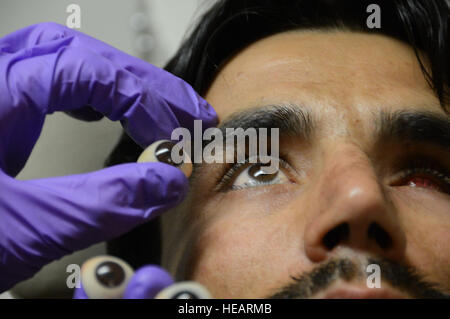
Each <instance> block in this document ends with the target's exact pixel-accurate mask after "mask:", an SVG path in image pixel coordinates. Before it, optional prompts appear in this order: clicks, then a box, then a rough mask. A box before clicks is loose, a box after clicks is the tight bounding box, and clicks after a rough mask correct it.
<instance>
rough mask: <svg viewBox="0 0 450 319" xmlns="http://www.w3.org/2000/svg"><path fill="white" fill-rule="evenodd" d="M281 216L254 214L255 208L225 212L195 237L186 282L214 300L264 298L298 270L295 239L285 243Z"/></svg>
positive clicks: (288, 231)
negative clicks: (196, 284)
mask: <svg viewBox="0 0 450 319" xmlns="http://www.w3.org/2000/svg"><path fill="white" fill-rule="evenodd" d="M233 206H234V205H233ZM233 209H235V210H233ZM287 216H289V214H286V213H285V212H284V211H277V212H276V213H274V214H270V215H267V214H263V215H260V214H259V213H258V212H255V207H252V208H250V207H245V205H241V207H240V208H239V209H237V208H236V207H229V211H227V215H226V216H223V217H221V218H216V219H215V220H212V221H210V223H209V225H207V226H206V227H205V229H204V231H202V234H201V235H200V237H199V238H198V241H197V244H196V247H195V250H194V254H193V256H194V257H193V263H192V264H191V265H192V269H194V273H193V274H192V277H191V278H192V279H193V280H196V281H198V282H200V283H202V284H204V285H205V286H206V287H207V288H208V289H209V290H210V291H211V293H212V295H213V296H214V297H215V298H255V297H259V298H262V297H266V296H268V295H269V294H270V293H272V292H273V290H274V289H278V288H279V287H281V286H283V285H284V284H286V282H287V281H288V280H289V276H290V275H294V274H298V272H299V271H300V270H301V269H302V268H303V267H302V262H301V258H300V256H301V253H300V251H299V243H300V238H301V234H296V236H295V237H296V239H293V238H291V237H292V235H293V234H294V230H293V229H292V226H291V225H292V223H291V222H290V221H289V220H288V219H287ZM297 236H298V237H297Z"/></svg>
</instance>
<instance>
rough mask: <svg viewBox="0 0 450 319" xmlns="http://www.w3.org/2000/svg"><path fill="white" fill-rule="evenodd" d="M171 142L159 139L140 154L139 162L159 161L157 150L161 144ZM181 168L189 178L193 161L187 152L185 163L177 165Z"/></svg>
mask: <svg viewBox="0 0 450 319" xmlns="http://www.w3.org/2000/svg"><path fill="white" fill-rule="evenodd" d="M165 142H169V143H171V142H170V141H168V140H159V141H156V142H154V143H153V144H151V145H150V146H148V147H147V148H146V149H145V150H144V151H143V152H142V154H141V155H140V156H139V158H138V160H137V162H138V163H145V162H159V161H158V159H157V158H156V155H155V152H156V150H157V149H158V146H160V145H161V144H162V143H165ZM176 167H177V168H179V169H180V170H181V171H182V172H183V173H184V175H186V177H188V178H189V176H191V174H192V162H191V160H190V158H189V156H188V155H187V154H186V153H185V154H184V160H183V163H181V164H180V165H179V166H176Z"/></svg>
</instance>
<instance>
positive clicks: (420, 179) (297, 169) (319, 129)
mask: <svg viewBox="0 0 450 319" xmlns="http://www.w3.org/2000/svg"><path fill="white" fill-rule="evenodd" d="M205 98H206V100H207V101H208V102H210V104H211V105H213V107H214V108H215V110H216V111H217V113H218V115H219V119H220V122H221V124H222V125H232V124H233V123H239V119H240V114H242V113H241V112H243V111H244V112H246V113H244V114H247V116H248V114H252V113H253V112H255V114H256V116H254V117H255V118H256V119H257V118H258V117H259V116H258V114H262V113H261V111H259V113H258V108H261V107H266V108H265V109H264V110H271V111H267V114H266V115H267V116H266V117H267V121H266V122H269V123H270V121H271V119H273V120H274V123H277V122H276V118H277V117H278V121H279V120H280V118H281V121H284V122H286V123H287V122H289V120H291V121H292V122H293V124H292V126H295V125H297V126H298V127H297V128H296V129H291V130H290V131H289V127H288V128H285V130H283V129H280V158H281V160H280V169H279V171H278V173H276V174H273V175H271V176H261V175H258V174H255V172H257V171H258V167H255V164H247V165H243V166H240V167H234V168H233V164H208V165H207V164H205V165H200V167H197V168H196V171H195V172H194V175H195V177H194V178H193V179H192V180H191V192H190V194H189V196H188V198H187V200H186V201H185V202H184V203H183V204H182V205H181V206H180V207H178V208H177V209H176V210H174V211H172V212H169V213H168V215H167V216H168V217H167V219H166V220H164V226H165V227H166V229H167V231H166V233H167V234H168V235H167V234H166V236H167V237H166V238H165V239H164V240H165V243H167V242H171V244H167V246H165V251H164V261H165V266H166V267H168V268H169V269H171V270H172V271H173V272H175V273H178V274H182V275H181V276H186V277H188V278H189V279H192V280H196V281H198V282H200V283H202V284H204V285H205V286H206V287H207V288H208V289H209V290H210V291H211V293H212V295H213V296H214V297H216V298H260V297H261V298H262V297H269V296H272V295H274V294H276V293H280V292H281V291H283V290H284V291H285V294H284V295H283V294H282V295H279V296H293V297H296V296H297V297H333V296H335V297H399V296H415V297H423V296H432V295H433V293H434V292H436V291H441V292H442V293H450V249H449V248H448V243H450V185H449V184H450V176H449V174H448V172H449V170H450V156H449V154H450V151H449V136H448V135H447V134H448V132H449V123H450V122H449V121H448V120H449V117H448V115H446V113H445V112H444V111H443V109H442V108H441V106H440V105H439V101H438V99H437V98H436V97H435V95H434V94H433V92H432V90H431V89H430V87H429V86H428V84H427V82H426V80H425V78H424V76H423V74H422V71H421V69H420V66H419V64H418V62H417V59H416V57H415V55H414V52H413V51H412V49H411V48H409V47H408V46H406V45H404V44H402V43H400V42H398V41H396V40H394V39H391V38H388V37H384V36H380V35H368V34H362V33H353V32H339V31H334V32H319V31H316V32H312V31H311V32H289V33H282V34H278V35H274V36H271V37H268V38H265V39H263V40H260V41H258V42H256V43H254V44H252V45H251V46H249V47H247V48H246V49H245V50H243V51H242V52H240V53H239V54H237V55H236V56H235V57H234V58H233V59H231V60H230V61H229V62H228V63H227V64H226V65H225V66H224V67H223V68H222V69H221V71H220V73H219V74H218V76H217V78H216V79H215V81H214V82H213V83H212V85H211V87H210V89H209V91H208V92H207V94H206V96H205ZM280 105H284V107H282V108H280V107H278V106H280ZM267 107H269V108H267ZM280 110H281V111H280ZM249 112H250V113H249ZM264 112H265V111H264ZM283 116H284V117H283ZM250 118H251V115H250ZM274 118H275V119H274ZM286 126H289V125H286ZM306 126H308V127H306ZM252 167H253V169H252ZM224 176H225V178H224ZM371 263H377V264H379V266H380V270H381V277H382V280H381V289H378V290H377V289H376V288H375V289H369V288H368V287H367V286H366V276H367V275H370V274H371V272H369V273H368V272H366V266H367V265H368V264H371ZM411 270H413V271H414V273H413V272H412V271H411ZM396 276H397V278H400V279H399V281H398V282H397V283H395V282H394V280H393V278H396ZM293 277H296V278H297V280H293ZM184 279H186V278H184ZM428 284H435V285H436V286H435V287H434V288H436V290H433V289H432V286H430V285H428ZM289 287H290V288H289ZM427 289H428V290H427ZM286 291H288V293H287V292H286ZM399 291H403V292H402V293H400V292H399Z"/></svg>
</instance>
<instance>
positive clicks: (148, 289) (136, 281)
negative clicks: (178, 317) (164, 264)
mask: <svg viewBox="0 0 450 319" xmlns="http://www.w3.org/2000/svg"><path fill="white" fill-rule="evenodd" d="M173 283H174V281H173V279H172V277H171V276H170V274H169V273H168V272H167V271H165V270H164V269H162V268H160V267H158V266H155V265H148V266H143V267H141V268H139V269H138V270H137V271H136V272H135V273H134V275H133V277H131V279H130V281H129V282H128V284H127V287H126V289H125V292H124V294H123V299H153V298H155V296H156V295H157V294H158V293H159V292H160V291H161V290H163V289H164V288H166V287H168V286H170V285H172V284H173ZM105 289H107V288H105ZM73 298H74V299H89V297H88V296H87V294H86V292H85V291H84V288H83V286H81V287H80V288H76V289H75V291H74V295H73Z"/></svg>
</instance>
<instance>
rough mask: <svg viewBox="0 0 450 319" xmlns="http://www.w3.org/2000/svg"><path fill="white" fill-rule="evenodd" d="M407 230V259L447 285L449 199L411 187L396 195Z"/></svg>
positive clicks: (449, 282)
mask: <svg viewBox="0 0 450 319" xmlns="http://www.w3.org/2000/svg"><path fill="white" fill-rule="evenodd" d="M395 202H396V203H395V205H396V206H397V208H398V211H399V212H400V218H401V222H402V226H403V229H404V230H405V232H406V238H407V251H406V256H407V258H408V261H409V262H410V263H411V264H412V265H413V266H414V267H417V268H418V270H419V271H420V273H422V274H424V275H425V276H426V277H427V279H429V280H431V281H433V282H436V283H441V284H442V285H444V286H446V287H449V289H450V249H449V248H448V243H449V242H450V214H449V212H448V204H449V203H448V200H446V199H445V198H437V199H434V200H431V199H430V194H428V193H426V192H420V191H411V190H407V192H405V193H403V194H400V193H398V194H397V196H395Z"/></svg>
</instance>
